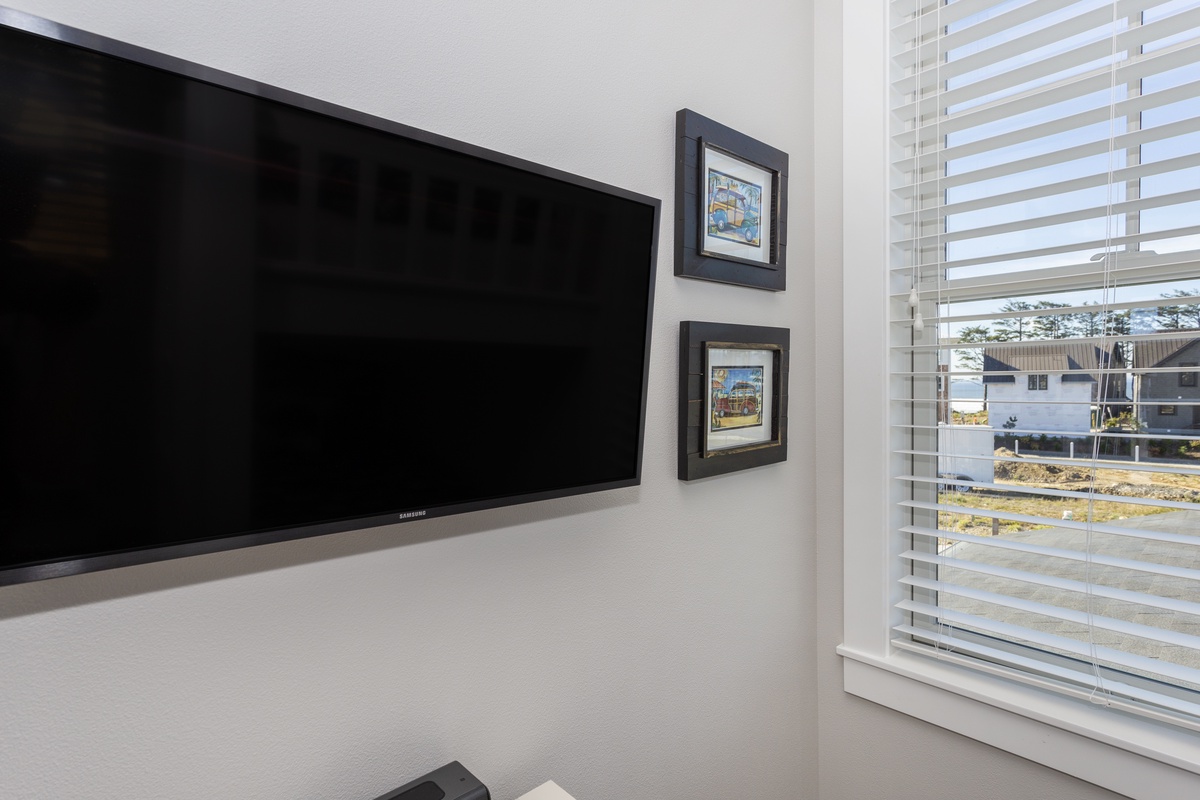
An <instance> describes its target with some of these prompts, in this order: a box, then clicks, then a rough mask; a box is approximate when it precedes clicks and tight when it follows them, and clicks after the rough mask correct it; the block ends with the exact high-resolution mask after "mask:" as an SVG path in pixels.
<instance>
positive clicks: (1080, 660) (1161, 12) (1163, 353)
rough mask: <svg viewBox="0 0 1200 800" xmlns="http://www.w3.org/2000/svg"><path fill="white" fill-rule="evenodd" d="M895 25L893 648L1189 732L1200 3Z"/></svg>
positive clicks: (1199, 659) (1199, 684) (1197, 549)
mask: <svg viewBox="0 0 1200 800" xmlns="http://www.w3.org/2000/svg"><path fill="white" fill-rule="evenodd" d="M892 9H893V19H894V25H893V29H892V34H893V38H892V44H893V53H894V58H893V62H892V67H893V69H892V78H893V84H892V88H893V91H892V99H893V109H892V110H893V136H892V157H891V162H892V175H893V186H892V190H893V191H892V223H893V224H892V230H893V242H892V248H893V250H892V252H893V256H894V258H893V261H892V264H891V266H890V273H889V276H890V277H889V289H888V291H889V293H890V295H891V298H892V302H891V313H892V320H891V322H892V324H891V329H892V332H893V339H892V343H891V359H890V365H891V373H892V374H891V390H890V399H889V405H890V414H889V418H890V421H891V424H892V430H893V437H892V448H891V449H892V454H893V456H894V457H893V459H892V461H893V463H896V464H903V465H904V466H903V467H902V468H900V469H899V470H898V472H897V474H896V475H895V478H896V482H897V485H898V486H900V487H902V488H903V491H902V497H903V499H902V500H901V501H900V508H901V510H902V512H903V517H904V519H905V524H904V525H903V526H902V527H901V529H900V530H899V531H898V532H897V535H898V536H900V537H902V541H903V543H904V544H903V546H902V547H901V548H900V550H901V554H900V558H901V560H902V562H903V563H904V564H905V565H906V567H907V569H906V570H905V574H904V577H903V578H902V580H901V581H900V582H899V584H898V585H897V586H896V598H897V604H896V615H895V620H896V624H895V637H896V638H895V644H896V646H897V647H903V648H906V649H910V650H916V651H917V652H927V653H930V654H935V655H937V656H938V657H943V658H945V657H949V654H951V653H952V654H953V658H954V659H955V660H958V661H961V662H963V663H970V664H974V665H977V666H979V667H980V668H984V669H988V670H990V671H993V672H996V671H999V672H1000V673H1002V674H1006V675H1009V676H1010V677H1013V678H1014V679H1018V680H1023V681H1027V682H1032V683H1036V684H1038V685H1043V686H1048V687H1054V688H1057V689H1058V690H1060V691H1063V692H1066V693H1068V694H1076V695H1079V696H1088V697H1090V698H1092V699H1093V701H1095V702H1099V703H1102V704H1109V705H1112V706H1115V707H1119V708H1122V709H1124V710H1134V711H1138V712H1139V713H1144V714H1148V715H1151V716H1156V717H1158V718H1166V719H1171V720H1172V721H1175V722H1178V723H1179V724H1182V725H1187V726H1191V727H1195V728H1197V729H1200V0H1169V1H1167V2H1163V1H1162V0H1116V2H1113V0H1074V1H1071V0H1008V2H997V1H996V0H957V1H956V2H949V3H944V4H941V3H937V2H930V1H929V0H897V2H894V3H893V4H892Z"/></svg>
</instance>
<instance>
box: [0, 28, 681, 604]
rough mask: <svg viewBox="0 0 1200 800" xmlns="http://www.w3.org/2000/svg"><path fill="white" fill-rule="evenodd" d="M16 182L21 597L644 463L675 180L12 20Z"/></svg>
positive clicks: (5, 291)
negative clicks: (668, 202)
mask: <svg viewBox="0 0 1200 800" xmlns="http://www.w3.org/2000/svg"><path fill="white" fill-rule="evenodd" d="M429 77H430V78H431V79H432V78H433V77H434V76H429ZM596 135H597V136H602V135H603V134H602V132H597V133H596ZM580 145H581V146H587V143H586V142H581V143H580ZM0 187H2V190H0V585H3V584H11V583H18V582H23V581H30V580H38V579H42V578H49V577H55V576H59V575H68V574H72V573H78V572H86V571H93V570H99V569H106V568H110V567H117V566H124V565H129V564H137V563H143V562H149V561H156V560H161V559H166V558H174V557H179V556H187V555H192V554H199V553H207V552H214V551H218V550H224V549H230V548H235V547H244V546H249V545H256V544H264V543H268V542H274V541H281V540H286V539H295V538H299V537H304V536H312V535H316V534H324V533H333V532H337V531H344V530H350V529H354V528H363V527H368V526H376V525H384V524H388V523H393V522H402V521H404V522H407V521H411V520H419V519H421V518H425V517H434V516H441V515H446V514H453V513H458V512H464V511H476V510H480V509H487V508H493V507H497V506H503V505H508V504H513V503H521V502H528V501H534V500H544V499H549V498H558V497H563V496H567V495H573V494H578V493H582V492H592V491H597V490H604V489H613V488H618V487H628V486H632V485H635V484H637V483H639V482H640V478H641V468H642V439H643V429H644V420H645V410H646V385H647V376H648V367H649V357H650V324H651V317H652V308H653V286H654V274H655V265H656V262H657V231H658V226H659V213H660V207H661V204H660V201H658V200H656V199H653V198H649V197H645V196H643V195H640V194H636V193H634V192H630V191H626V190H623V189H618V188H614V187H612V186H609V185H605V184H602V183H599V182H597V181H594V180H590V179H586V178H581V177H578V176H575V175H570V174H567V173H565V172H562V171H559V170H555V169H551V168H549V167H545V166H541V165H538V164H534V163H530V162H528V161H524V160H521V159H517V158H514V157H511V156H507V155H503V154H499V153H495V152H492V151H488V150H485V149H482V148H479V147H475V146H472V145H468V144H464V143H461V142H456V141H453V140H450V139H447V138H445V137H441V136H437V135H434V134H431V133H427V132H423V131H420V130H416V129H413V128H411V127H407V126H405V125H401V124H398V123H395V122H390V121H388V120H384V119H380V118H377V117H372V116H370V115H367V114H364V113H361V112H358V111H354V110H350V109H346V108H341V107H338V106H334V105H332V104H330V103H326V102H322V101H318V100H315V99H312V98H308V97H303V96H300V95H297V94H294V93H291V92H288V91H284V90H282V89H278V88H273V87H270V86H265V85H262V84H259V83H256V82H254V81H251V80H247V79H244V78H240V77H237V76H233V75H229V74H226V73H221V72H218V71H215V70H212V69H208V68H206V67H202V66H199V65H196V64H192V63H188V62H184V61H180V60H178V59H175V58H172V57H169V56H166V55H163V54H159V53H154V52H150V51H147V50H144V49H141V48H137V47H134V46H131V45H128V44H124V43H121V42H116V41H113V40H110V39H106V38H103V37H99V36H95V35H92V34H89V33H85V32H82V31H78V30H75V29H71V28H67V27H64V26H61V25H57V24H55V23H53V22H49V21H47V20H43V19H40V18H37V17H33V16H30V15H27V14H24V13H21V12H17V11H11V10H7V9H2V8H0Z"/></svg>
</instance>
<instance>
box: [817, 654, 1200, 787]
mask: <svg viewBox="0 0 1200 800" xmlns="http://www.w3.org/2000/svg"><path fill="white" fill-rule="evenodd" d="M838 653H839V654H841V655H842V656H843V657H844V658H843V662H842V665H843V687H844V689H845V691H846V692H848V693H850V694H853V695H856V696H858V697H861V698H863V699H865V700H870V701H871V702H873V703H878V704H880V705H882V706H885V707H887V708H890V709H893V710H895V711H899V712H901V713H903V714H907V715H909V716H912V717H915V718H917V719H920V720H923V721H925V722H929V723H931V724H933V725H937V726H939V727H941V728H945V729H947V730H951V731H954V732H955V733H959V734H962V735H963V736H967V737H969V738H971V739H974V740H976V741H979V742H982V743H984V744H988V745H991V746H992V747H996V748H999V749H1001V750H1004V751H1006V752H1009V753H1012V754H1014V755H1017V756H1020V757H1022V758H1026V759H1029V760H1030V761H1034V762H1036V763H1039V764H1043V765H1045V766H1048V767H1051V768H1053V769H1056V770H1059V771H1060V772H1065V773H1067V774H1068V775H1073V776H1075V777H1077V778H1080V779H1082V780H1085V781H1088V782H1089V783H1094V784H1096V785H1098V786H1102V787H1104V788H1106V789H1110V790H1112V791H1114V792H1118V793H1120V794H1123V795H1127V796H1128V797H1132V798H1135V799H1136V800H1162V799H1163V798H1168V797H1191V796H1193V795H1194V794H1195V791H1196V785H1197V780H1198V776H1200V736H1198V735H1197V734H1195V733H1192V732H1189V731H1186V730H1182V729H1179V728H1175V727H1173V726H1168V725H1163V724H1158V723H1155V722H1153V721H1149V720H1142V719H1137V718H1133V717H1129V716H1126V715H1123V714H1120V713H1117V712H1113V711H1111V710H1108V709H1103V708H1100V707H1096V706H1092V705H1090V704H1088V703H1087V702H1081V701H1078V700H1075V699H1072V698H1069V697H1063V696H1060V695H1056V694H1052V693H1049V692H1046V691H1043V690H1041V689H1038V688H1036V687H1032V686H1024V685H1021V684H1016V683H1013V682H1011V681H1008V680H1003V679H1000V678H997V677H993V676H990V675H987V674H985V673H980V672H977V671H976V670H973V669H969V668H966V667H962V666H959V665H956V664H953V663H948V662H942V661H933V660H930V659H928V658H925V657H923V656H919V655H915V654H911V653H905V652H896V653H893V654H892V655H891V656H889V657H887V658H878V657H876V656H873V655H870V654H867V653H863V652H861V651H857V650H854V649H852V648H849V647H846V646H845V645H843V646H841V647H839V648H838Z"/></svg>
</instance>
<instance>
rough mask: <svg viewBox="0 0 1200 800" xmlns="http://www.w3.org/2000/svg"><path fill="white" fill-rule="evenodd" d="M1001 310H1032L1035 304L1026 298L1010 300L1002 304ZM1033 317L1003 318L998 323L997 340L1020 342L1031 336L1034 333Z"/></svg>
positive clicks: (1009, 311) (1007, 311) (1008, 311)
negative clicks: (1025, 299) (1028, 301)
mask: <svg viewBox="0 0 1200 800" xmlns="http://www.w3.org/2000/svg"><path fill="white" fill-rule="evenodd" d="M1000 310H1001V311H1004V312H1006V313H1011V312H1014V311H1032V310H1033V305H1032V304H1031V303H1027V302H1025V301H1024V300H1009V301H1008V302H1007V303H1005V304H1004V305H1002V306H1000ZM1032 322H1033V321H1032V319H1031V318H1029V317H1013V318H1011V319H1002V320H1000V321H998V322H997V323H996V331H995V337H996V338H995V341H997V342H1019V341H1022V340H1024V339H1028V338H1030V334H1031V333H1032V328H1033V325H1032Z"/></svg>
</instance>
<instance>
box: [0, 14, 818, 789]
mask: <svg viewBox="0 0 1200 800" xmlns="http://www.w3.org/2000/svg"><path fill="white" fill-rule="evenodd" d="M15 6H16V7H17V8H19V9H20V10H23V11H28V12H30V13H35V14H38V15H41V16H44V17H48V18H51V19H54V20H57V21H59V22H62V23H65V24H68V25H72V26H75V27H79V28H83V29H86V30H91V31H94V32H96V33H100V34H103V35H107V36H111V37H114V38H117V39H121V40H125V41H129V42H132V43H134V44H137V45H141V46H144V47H148V48H151V49H155V50H159V51H163V52H166V53H169V54H171V55H175V56H179V57H182V58H186V59H189V60H193V61H197V62H200V63H203V64H205V65H208V66H211V67H215V68H218V69H223V70H227V71H230V72H234V73H237V74H240V75H245V76H248V77H251V78H254V79H257V80H260V81H263V82H266V83H271V84H275V85H278V86H282V87H284V88H287V89H290V90H293V91H297V92H301V93H304V94H308V95H313V96H316V97H319V98H322V99H325V100H329V101H332V102H335V103H339V104H341V105H345V106H349V107H351V108H355V109H360V110H363V111H366V112H370V113H373V114H378V115H380V116H383V117H387V118H390V119H394V120H398V121H400V122H403V123H407V124H411V125H415V126H417V127H420V128H423V129H426V130H430V131H434V132H437V133H439V134H444V135H448V136H451V137H454V138H457V139H461V140H465V141H468V142H472V143H475V144H479V145H482V146H485V147H489V148H492V149H495V150H499V151H502V152H506V153H511V154H513V155H516V156H520V157H523V158H527V159H531V160H533V161H537V162H541V163H544V164H548V165H550V166H553V167H556V168H560V169H564V170H568V171H571V172H575V173H578V174H581V175H584V176H588V177H591V178H595V179H598V180H602V181H605V182H608V183H612V184H616V185H619V186H624V187H627V188H630V189H633V190H635V191H638V192H642V193H644V194H648V195H652V196H657V197H660V198H662V199H663V201H664V206H663V212H664V219H663V228H662V236H661V241H662V247H661V252H660V258H659V281H658V289H657V304H656V305H657V308H656V320H655V335H654V344H653V348H654V349H653V364H652V379H651V385H650V391H651V403H650V411H649V419H648V422H647V446H646V459H645V468H644V482H643V485H642V486H641V487H640V488H637V489H628V490H622V491H616V492H609V493H605V494H601V495H593V496H588V497H582V498H573V499H567V500H560V501H554V502H547V503H542V504H538V505H534V506H526V507H521V508H511V509H505V510H498V511H489V512H480V513H476V514H472V515H466V516H461V517H456V518H452V519H437V520H428V521H422V522H420V523H412V524H408V525H404V526H399V527H395V528H378V529H374V530H368V531H359V532H352V533H346V534H339V535H334V536H328V537H323V538H318V539H313V540H308V541H301V542H291V543H286V544H279V545H273V546H268V547H261V548H255V549H250V550H244V551H239V552H232V553H224V554H218V555H213V556H205V557H197V558H192V559H185V560H178V561H172V562H166V563H160V564H153V565H147V566H141V567H135V568H129V569H123V570H118V571H113V572H107V573H98V574H92V575H85V576H77V577H73V578H66V579H60V580H56V581H51V582H46V583H41V584H34V585H26V586H19V587H9V588H4V589H0V797H5V798H9V797H11V798H41V797H46V798H50V797H55V798H57V797H89V798H152V797H153V798H158V797H171V798H205V800H208V799H209V798H243V799H246V800H269V799H273V798H281V799H282V798H288V799H289V800H290V799H292V798H314V800H315V799H320V800H333V799H334V798H347V799H351V798H371V797H374V796H376V795H377V794H380V793H382V792H384V791H385V790H387V789H389V788H391V787H394V786H396V785H398V784H401V783H403V782H405V781H407V780H409V779H411V778H412V777H414V776H416V775H418V774H421V773H422V772H424V771H425V770H428V769H430V768H433V767H436V766H439V765H441V764H443V763H445V762H446V761H449V760H451V759H459V760H461V761H462V762H463V763H464V764H466V765H467V767H468V768H469V769H471V770H472V771H473V772H475V773H476V774H477V775H478V776H479V777H480V778H481V779H483V780H484V782H485V783H487V784H488V785H489V786H490V787H491V789H492V790H493V797H495V798H497V799H498V800H505V799H506V798H512V797H516V796H517V795H519V794H521V793H523V792H525V791H527V790H529V789H531V788H533V787H534V786H536V785H538V784H540V783H542V782H543V781H545V780H547V779H553V780H555V781H556V782H558V783H559V784H560V785H561V786H563V787H564V788H565V789H567V790H568V791H570V792H571V793H572V794H574V795H575V796H576V797H578V798H580V800H600V799H601V798H603V799H604V800H611V799H612V798H635V797H636V798H665V799H674V800H694V798H701V797H808V798H811V797H815V796H816V790H815V785H816V751H817V743H816V725H815V691H816V682H815V673H814V670H813V668H812V665H813V663H814V658H815V651H814V647H815V644H814V641H813V632H814V623H813V619H814V616H815V611H814V603H815V595H814V593H813V589H812V582H811V580H810V578H811V574H812V567H811V555H812V552H813V541H814V530H813V527H812V522H811V511H810V508H811V504H812V501H813V497H812V494H813V493H812V486H813V474H812V472H813V470H812V460H811V450H812V442H813V434H812V432H811V424H809V423H808V422H805V421H806V420H808V421H810V420H812V419H813V417H814V409H813V407H812V402H811V398H812V393H813V390H812V387H811V381H810V379H809V378H810V375H809V371H808V369H807V367H806V365H808V364H811V362H812V352H811V343H810V341H809V336H810V328H809V323H808V320H809V319H810V318H811V313H812V298H811V293H810V292H809V291H808V287H809V286H810V285H811V273H812V267H813V265H812V262H811V257H810V255H809V254H808V252H807V248H806V246H805V245H804V240H803V238H802V237H801V236H800V235H799V234H801V233H802V232H803V231H804V226H803V225H801V224H799V221H802V220H805V219H807V218H810V217H811V213H812V208H811V206H812V203H811V197H810V195H809V194H808V192H807V191H806V189H805V188H804V187H805V185H806V180H807V175H808V172H809V170H810V165H809V163H808V161H809V159H808V156H807V153H808V152H810V150H811V147H810V143H809V136H808V131H809V130H811V122H810V119H809V115H810V108H811V106H810V105H809V104H806V103H803V102H801V101H800V100H798V98H801V97H803V96H804V94H805V92H806V91H807V89H806V87H807V86H808V85H809V83H810V81H811V80H812V64H811V60H810V59H809V58H808V56H807V52H806V50H807V48H794V47H790V46H788V45H789V44H790V43H792V42H796V41H804V40H805V39H806V37H808V36H809V25H810V19H809V16H810V14H809V6H808V4H807V3H793V2H788V1H787V0H767V2H763V3H760V4H757V5H756V6H755V7H754V9H753V12H752V14H753V15H756V17H757V18H756V19H754V20H749V21H748V20H746V19H745V18H744V14H743V15H741V16H730V15H729V11H730V6H729V4H728V3H721V2H712V1H710V0H702V1H701V2H635V1H634V0H613V2H609V3H604V4H598V3H587V4H584V3H579V4H575V3H570V4H566V3H556V2H550V0H543V1H539V2H531V1H530V0H514V2H509V3H478V2H475V3H468V2H444V3H405V2H394V0H392V1H389V2H384V0H359V1H356V2H352V3H315V2H311V1H310V0H287V2H283V1H282V0H264V1H263V2H255V3H247V2H232V1H226V2H221V1H220V0H190V2H186V3H184V2H167V3H163V2H149V1H148V0H107V1H106V2H103V3H98V2H95V0H15ZM750 22H754V23H755V24H753V25H752V24H750ZM760 23H765V24H763V25H760ZM754 31H757V33H754ZM727 48H732V49H733V50H735V51H736V52H737V53H738V56H739V57H738V59H737V63H738V64H739V65H740V66H739V68H737V69H730V68H728V66H725V67H724V68H720V69H717V68H714V67H713V64H712V60H711V59H710V54H711V53H712V52H713V50H714V49H718V50H721V51H725V50H726V49H727ZM725 63H726V64H728V61H727V60H726V62H725ZM683 107H690V108H693V109H695V110H697V111H699V112H700V113H703V114H705V115H707V116H711V117H713V118H715V119H717V120H720V121H722V122H725V123H726V124H729V125H731V126H733V127H735V128H738V129H740V130H742V131H744V132H745V133H747V134H749V135H752V136H754V137H756V138H760V139H762V140H764V141H767V142H769V143H771V144H772V145H775V146H776V147H779V148H780V149H782V150H785V151H788V152H790V153H791V154H792V159H793V160H792V164H793V176H794V177H795V178H796V179H795V180H794V181H793V195H792V199H791V209H792V214H793V220H796V221H797V224H796V227H794V228H793V230H794V231H796V232H797V234H796V238H794V239H793V241H794V242H797V244H798V245H799V246H796V247H795V248H794V249H793V255H792V256H791V258H790V262H791V268H792V275H793V278H792V282H791V284H790V288H789V291H787V292H786V293H783V294H779V295H773V294H769V293H766V292H759V291H754V290H749V289H740V288H734V287H723V286H718V285H716V284H702V283H699V282H690V281H682V280H679V279H676V278H674V277H673V276H672V274H671V271H672V267H671V265H672V255H671V252H672V251H671V247H672V227H671V219H672V213H673V207H672V206H673V203H672V191H673V169H674V168H673V158H674V153H673V150H674V141H673V135H674V114H675V111H676V110H677V109H679V108H683ZM797 239H798V240H799V241H797ZM826 268H828V266H827V267H826ZM685 318H686V319H700V320H714V321H727V322H737V323H755V324H766V325H780V326H791V327H792V328H793V331H794V333H793V341H794V342H795V343H796V344H795V348H796V351H797V355H796V357H795V358H794V361H793V363H794V364H796V365H797V367H798V368H794V370H793V377H792V392H793V394H792V398H793V399H792V407H791V414H792V418H793V419H794V420H796V421H797V422H794V423H793V427H792V451H791V452H792V453H793V456H792V459H791V460H790V461H789V462H788V463H786V464H784V465H780V466H773V467H766V468H762V469H759V470H755V471H752V472H749V473H742V474H738V475H732V476H728V477H723V478H718V479H713V480H710V481H706V482H702V483H699V484H696V485H685V484H681V483H679V482H678V481H677V480H676V478H675V418H674V415H675V403H676V397H675V394H676V392H675V377H674V376H675V363H676V352H677V351H676V345H677V341H676V340H677V328H678V322H679V320H680V319H685ZM581 445H583V446H586V442H581ZM828 533H829V532H827V534H828Z"/></svg>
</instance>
